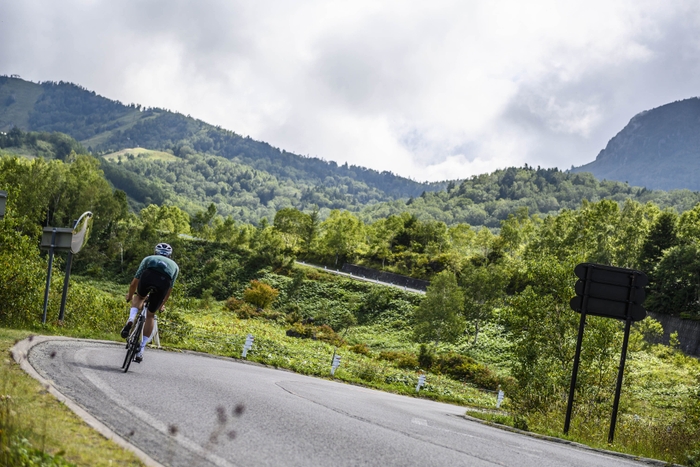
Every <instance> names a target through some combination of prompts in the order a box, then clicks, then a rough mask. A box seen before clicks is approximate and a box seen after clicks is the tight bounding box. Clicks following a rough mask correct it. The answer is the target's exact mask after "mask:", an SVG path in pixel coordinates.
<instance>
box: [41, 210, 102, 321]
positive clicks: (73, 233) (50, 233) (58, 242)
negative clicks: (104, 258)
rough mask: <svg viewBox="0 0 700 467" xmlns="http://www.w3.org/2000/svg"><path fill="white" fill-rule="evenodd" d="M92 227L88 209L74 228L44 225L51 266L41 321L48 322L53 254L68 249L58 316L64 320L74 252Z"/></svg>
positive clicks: (83, 244)
mask: <svg viewBox="0 0 700 467" xmlns="http://www.w3.org/2000/svg"><path fill="white" fill-rule="evenodd" d="M91 228H92V213H91V212H90V211H87V212H85V213H83V215H81V216H80V218H79V219H78V220H77V221H76V222H75V225H74V228H72V229H69V228H63V227H44V230H43V232H42V235H41V248H44V249H48V250H49V267H48V272H47V274H46V290H45V291H44V311H43V315H42V317H41V323H42V324H46V310H47V308H48V304H49V290H50V288H51V274H52V272H53V256H54V253H55V252H57V251H58V252H60V251H68V252H69V254H68V261H67V262H66V277H65V279H64V281H63V295H62V297H61V311H60V314H59V316H58V320H59V321H63V317H64V310H65V305H66V297H67V295H68V281H69V279H70V268H71V265H72V262H73V256H72V255H73V254H76V253H78V252H79V251H80V250H81V249H82V248H83V246H85V243H87V240H88V237H89V236H90V229H91Z"/></svg>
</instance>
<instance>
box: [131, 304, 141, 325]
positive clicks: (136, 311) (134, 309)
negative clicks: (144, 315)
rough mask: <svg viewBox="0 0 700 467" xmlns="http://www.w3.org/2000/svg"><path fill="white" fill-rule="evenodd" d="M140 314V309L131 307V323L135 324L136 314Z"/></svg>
mask: <svg viewBox="0 0 700 467" xmlns="http://www.w3.org/2000/svg"><path fill="white" fill-rule="evenodd" d="M138 312H139V309H138V308H136V307H135V306H132V307H131V310H129V321H131V322H132V323H133V322H134V319H136V313H138Z"/></svg>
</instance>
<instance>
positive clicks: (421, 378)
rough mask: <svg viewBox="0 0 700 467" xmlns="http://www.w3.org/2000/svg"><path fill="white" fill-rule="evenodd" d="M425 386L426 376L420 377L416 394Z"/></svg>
mask: <svg viewBox="0 0 700 467" xmlns="http://www.w3.org/2000/svg"><path fill="white" fill-rule="evenodd" d="M424 384H425V374H422V375H420V376H419V377H418V384H417V385H416V392H418V391H420V388H422V387H423V385H424Z"/></svg>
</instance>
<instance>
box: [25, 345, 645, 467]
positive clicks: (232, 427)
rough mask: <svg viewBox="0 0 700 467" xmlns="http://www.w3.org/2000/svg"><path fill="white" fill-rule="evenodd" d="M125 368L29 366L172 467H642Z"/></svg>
mask: <svg viewBox="0 0 700 467" xmlns="http://www.w3.org/2000/svg"><path fill="white" fill-rule="evenodd" d="M254 351H255V347H253V352H254ZM123 356H124V346H123V345H119V344H107V343H98V342H89V341H76V340H61V341H59V340H50V341H48V342H43V343H41V344H38V345H36V346H35V347H34V348H33V349H32V350H31V352H30V355H29V361H30V363H31V364H32V365H33V366H34V368H36V369H37V371H38V372H39V373H41V374H42V376H44V377H45V378H47V379H49V380H51V381H52V382H53V384H54V385H55V386H56V387H57V388H58V389H59V390H60V391H62V392H63V393H64V394H65V395H67V396H68V397H70V398H71V399H72V400H74V401H76V402H77V403H78V404H80V405H81V406H82V407H84V408H85V409H86V410H87V411H88V412H90V413H91V414H92V415H94V416H95V417H97V418H98V419H99V420H101V421H102V422H103V423H105V424H106V425H108V426H109V427H111V428H112V429H113V430H114V431H116V432H117V433H119V434H120V435H121V436H123V437H124V438H128V439H130V440H131V441H132V442H133V443H134V444H136V445H137V446H138V447H140V448H141V449H142V450H143V451H145V452H147V453H148V454H149V455H151V456H152V457H153V458H155V459H156V460H157V461H159V462H160V463H162V464H164V465H170V466H178V467H179V466H182V467H190V466H222V467H228V466H240V467H256V466H300V467H302V466H303V467H316V466H317V467H329V466H333V467H336V466H338V467H345V466H347V467H351V466H352V467H354V466H382V467H383V466H397V467H399V466H401V467H404V466H420V467H446V466H473V467H493V466H514V467H515V466H517V467H569V466H570V467H574V466H576V467H620V466H623V467H624V466H641V465H644V464H642V463H638V462H634V461H630V460H627V459H622V458H619V457H613V456H611V455H608V454H605V453H599V452H593V451H589V450H584V449H579V448H576V447H572V446H568V445H564V444H559V443H552V442H548V441H543V440H539V439H535V438H531V437H528V436H524V435H520V434H516V433H511V432H507V431H503V430H499V429H496V428H492V427H489V426H485V425H482V424H480V423H476V422H472V421H468V420H466V419H464V418H462V417H461V415H462V414H463V413H464V408H463V407H457V406H454V405H449V404H442V403H437V402H432V401H428V400H423V399H418V398H411V397H405V396H398V395H395V394H388V393H384V392H379V391H374V390H370V389H366V388H362V387H358V386H352V385H349V384H342V383H338V382H334V381H329V380H323V379H319V378H312V377H307V376H302V375H298V374H295V373H291V372H287V371H282V370H275V369H270V368H266V367H262V366H259V365H254V364H248V363H244V362H238V361H234V360H232V359H220V358H212V357H207V356H202V355H194V354H188V353H176V352H165V351H159V350H154V349H148V351H147V352H146V354H145V358H144V362H143V363H141V364H140V365H139V364H132V366H131V368H132V369H130V370H129V373H127V374H124V373H122V372H121V371H120V366H121V362H122V359H123ZM341 368H342V367H341ZM236 407H239V409H238V411H239V414H240V416H236V415H235V412H236ZM217 408H219V411H217Z"/></svg>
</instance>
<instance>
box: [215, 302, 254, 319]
mask: <svg viewBox="0 0 700 467" xmlns="http://www.w3.org/2000/svg"><path fill="white" fill-rule="evenodd" d="M224 308H226V309H227V310H229V311H232V312H234V313H235V314H236V316H238V317H239V318H241V319H250V318H257V317H259V316H260V311H262V310H260V309H259V308H256V307H254V306H253V305H251V304H250V303H246V302H244V301H243V300H239V299H237V298H236V297H230V298H229V299H228V300H226V302H225V303H224Z"/></svg>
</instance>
